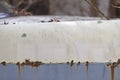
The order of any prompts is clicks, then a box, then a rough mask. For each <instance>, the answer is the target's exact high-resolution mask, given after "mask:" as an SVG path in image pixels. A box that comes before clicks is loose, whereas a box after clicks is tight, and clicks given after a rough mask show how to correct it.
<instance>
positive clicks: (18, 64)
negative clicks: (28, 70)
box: [16, 62, 21, 80]
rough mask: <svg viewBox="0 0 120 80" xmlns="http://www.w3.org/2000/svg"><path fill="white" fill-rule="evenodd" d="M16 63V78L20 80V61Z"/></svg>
mask: <svg viewBox="0 0 120 80" xmlns="http://www.w3.org/2000/svg"><path fill="white" fill-rule="evenodd" d="M16 65H17V66H18V80H20V73H21V69H20V62H18V63H16Z"/></svg>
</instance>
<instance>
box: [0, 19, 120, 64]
mask: <svg viewBox="0 0 120 80" xmlns="http://www.w3.org/2000/svg"><path fill="white" fill-rule="evenodd" d="M0 55H1V56H0V61H1V62H2V61H6V62H13V63H16V62H23V61H24V60H26V59H30V60H32V61H41V62H44V63H50V62H51V63H66V62H67V61H71V60H74V62H79V61H80V62H86V61H89V62H114V61H116V60H117V59H119V58H120V20H86V21H82V20H81V21H73V22H71V21H68V22H67V21H64V22H52V23H48V22H47V23H33V22H31V23H29V24H28V22H27V23H25V22H22V23H16V24H13V23H9V22H8V24H1V25H0Z"/></svg>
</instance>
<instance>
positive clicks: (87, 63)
mask: <svg viewBox="0 0 120 80" xmlns="http://www.w3.org/2000/svg"><path fill="white" fill-rule="evenodd" d="M88 65H89V62H88V61H86V80H88Z"/></svg>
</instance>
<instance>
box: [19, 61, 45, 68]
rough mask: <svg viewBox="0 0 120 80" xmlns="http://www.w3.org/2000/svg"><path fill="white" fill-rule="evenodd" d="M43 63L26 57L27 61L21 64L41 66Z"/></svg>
mask: <svg viewBox="0 0 120 80" xmlns="http://www.w3.org/2000/svg"><path fill="white" fill-rule="evenodd" d="M41 64H43V63H42V62H40V61H35V62H32V61H30V60H29V59H26V60H25V62H22V63H21V66H24V65H27V66H32V67H39V66H40V65H41Z"/></svg>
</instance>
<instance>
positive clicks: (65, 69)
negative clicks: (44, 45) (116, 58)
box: [0, 63, 120, 80]
mask: <svg viewBox="0 0 120 80" xmlns="http://www.w3.org/2000/svg"><path fill="white" fill-rule="evenodd" d="M119 74H120V67H119V66H117V67H116V68H115V70H114V74H113V73H111V69H110V68H109V67H108V66H107V65H106V64H105V63H89V64H88V66H86V64H85V63H81V64H79V65H78V64H73V65H72V66H70V65H69V64H65V63H64V64H43V65H40V66H39V67H31V66H21V67H20V69H19V67H18V66H17V65H15V64H6V65H5V66H4V65H2V64H0V79H1V80H96V79H97V80H120V76H119ZM112 75H114V77H113V76H112Z"/></svg>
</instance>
